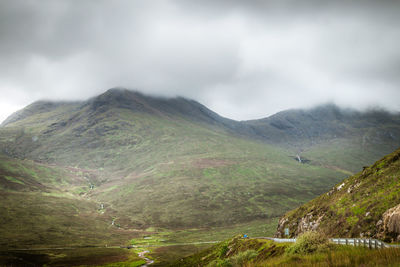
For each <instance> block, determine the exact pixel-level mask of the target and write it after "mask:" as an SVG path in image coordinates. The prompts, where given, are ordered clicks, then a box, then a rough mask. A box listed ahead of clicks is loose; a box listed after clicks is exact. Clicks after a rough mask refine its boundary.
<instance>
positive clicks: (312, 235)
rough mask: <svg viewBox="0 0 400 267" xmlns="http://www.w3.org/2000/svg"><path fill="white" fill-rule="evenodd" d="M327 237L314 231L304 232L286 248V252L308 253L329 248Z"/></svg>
mask: <svg viewBox="0 0 400 267" xmlns="http://www.w3.org/2000/svg"><path fill="white" fill-rule="evenodd" d="M329 247H330V243H329V239H328V238H327V237H326V236H325V235H324V234H322V233H318V232H315V231H310V232H305V233H303V234H302V235H300V236H299V237H298V238H297V240H296V242H295V243H294V244H293V245H291V246H289V247H288V248H287V249H286V253H287V254H310V253H313V252H320V251H325V250H327V249H329Z"/></svg>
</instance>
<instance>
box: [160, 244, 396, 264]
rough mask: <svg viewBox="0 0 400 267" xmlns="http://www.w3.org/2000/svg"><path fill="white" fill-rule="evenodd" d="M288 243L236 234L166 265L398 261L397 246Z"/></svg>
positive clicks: (370, 262)
mask: <svg viewBox="0 0 400 267" xmlns="http://www.w3.org/2000/svg"><path fill="white" fill-rule="evenodd" d="M291 246H293V245H292V244H290V243H275V242H273V241H269V240H265V239H242V238H240V237H236V238H233V239H231V240H227V241H225V242H221V243H219V244H216V245H214V246H212V247H210V248H208V249H205V250H202V251H201V252H198V253H195V254H194V255H191V256H188V257H185V258H183V259H179V260H177V261H175V262H173V263H171V264H170V265H167V266H182V267H184V266H187V267H189V266H208V267H213V266H233V267H236V266H249V267H253V266H288V267H289V266H293V267H294V266H321V267H323V266H398V262H399V261H400V250H399V249H379V250H370V249H367V248H360V247H357V248H354V247H351V246H339V245H330V246H329V249H324V250H320V251H318V250H317V251H315V252H310V253H301V254H292V253H290V252H289V250H290V247H291ZM155 266H157V264H156V265H155ZM160 266H161V265H160Z"/></svg>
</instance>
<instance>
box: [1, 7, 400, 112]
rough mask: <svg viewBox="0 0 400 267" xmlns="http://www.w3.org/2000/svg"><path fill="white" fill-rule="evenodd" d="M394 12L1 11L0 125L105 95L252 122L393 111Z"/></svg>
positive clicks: (398, 80)
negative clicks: (338, 110)
mask: <svg viewBox="0 0 400 267" xmlns="http://www.w3.org/2000/svg"><path fill="white" fill-rule="evenodd" d="M399 11H400V2H399V1H385V0H383V1H372V0H367V1H334V2H333V1H331V3H324V2H323V1H312V0H309V1H294V0H283V1H178V0H177V1H172V0H171V1H157V2H156V1H128V0H126V1H121V0H116V1H91V0H82V1H79V3H77V2H76V1H67V0H64V1H63V0H59V1H51V0H44V1H34V0H31V1H25V0H5V1H1V2H0V36H1V37H0V38H1V40H0V41H1V42H0V56H1V58H2V60H1V61H0V92H1V94H2V95H3V97H2V98H1V99H0V107H1V108H0V120H3V119H5V117H6V116H8V115H9V114H10V113H11V112H12V111H15V110H16V109H18V108H22V107H23V106H24V105H26V104H29V103H30V102H33V101H35V100H38V99H55V100H58V99H64V100H65V99H69V100H77V99H86V98H88V97H91V96H94V95H97V94H100V93H102V92H103V91H105V90H107V89H108V88H111V87H115V86H123V87H127V88H130V89H137V90H140V91H142V92H144V93H149V94H156V95H163V96H176V95H181V96H185V97H189V98H193V99H195V100H198V101H200V102H202V103H203V104H205V105H206V106H208V107H210V108H211V109H213V110H215V111H216V112H218V113H220V114H221V115H224V116H226V117H230V118H234V119H239V120H241V119H255V118H261V117H265V116H267V115H271V114H273V113H275V112H278V111H280V110H283V109H287V108H297V107H309V106H312V105H316V104H318V103H325V102H335V103H337V104H339V105H343V106H346V107H353V108H358V109H363V108H367V107H369V106H382V107H384V108H387V109H390V110H400V102H399V101H397V100H398V99H400V87H399V86H400V50H399V49H398V47H400V17H399V16H398V14H399Z"/></svg>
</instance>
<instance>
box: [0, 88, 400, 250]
mask: <svg viewBox="0 0 400 267" xmlns="http://www.w3.org/2000/svg"><path fill="white" fill-rule="evenodd" d="M102 97H104V96H102ZM102 97H100V98H101V99H102ZM115 101H116V100H115V99H112V101H111V102H110V103H108V104H107V105H105V106H103V107H100V108H99V109H94V108H93V106H92V105H91V104H90V102H87V103H86V104H87V105H84V106H80V104H76V103H75V104H63V105H60V106H58V107H57V108H54V109H51V110H48V111H46V112H43V110H42V109H40V105H39V111H38V110H36V109H37V108H38V106H35V105H32V106H30V107H28V108H27V109H28V111H29V112H28V113H32V114H33V115H32V116H28V117H26V118H24V119H21V120H19V121H16V122H14V123H11V124H9V125H7V126H6V127H2V128H0V151H3V152H4V153H5V154H6V155H7V156H0V187H1V189H0V190H1V194H0V197H1V198H2V202H1V204H0V209H1V210H0V211H1V212H2V214H6V215H5V216H4V217H3V218H1V220H2V221H1V223H2V226H1V227H0V234H4V235H5V236H6V237H7V238H8V239H9V240H10V242H9V243H7V242H3V243H2V244H1V245H2V246H13V247H21V246H45V245H57V246H58V245H62V244H71V245H87V244H90V245H92V244H100V245H105V244H123V245H126V244H128V243H129V242H130V240H132V239H135V241H134V242H136V243H138V244H139V245H143V246H144V245H145V244H147V243H144V242H142V240H141V238H142V237H143V235H144V234H143V232H144V231H145V229H148V228H150V227H152V228H153V229H155V231H154V232H155V233H150V235H151V236H154V239H153V241H151V242H150V241H146V242H150V243H151V244H150V245H152V246H158V249H159V250H158V251H159V252H160V251H171V250H168V248H166V247H163V246H162V245H165V244H167V245H170V246H172V245H178V244H182V243H193V242H199V241H210V240H211V241H214V240H224V239H226V238H228V237H229V236H233V235H236V234H238V233H247V234H249V235H250V236H254V235H262V236H265V235H272V233H273V231H274V225H275V223H276V218H277V217H279V216H281V215H283V214H284V212H286V211H289V210H291V209H293V208H295V207H298V206H300V205H301V204H303V203H306V202H307V201H309V200H311V199H313V198H314V197H316V196H318V195H320V194H321V193H323V192H325V191H326V190H328V189H329V188H330V187H332V186H333V185H335V184H337V183H338V182H339V181H341V180H342V179H343V178H345V177H346V176H348V175H349V174H350V173H353V172H356V171H358V170H360V169H361V167H362V166H363V165H365V164H366V163H368V162H370V161H372V160H375V159H376V158H377V157H379V156H380V155H382V153H386V151H387V150H388V149H390V148H391V147H393V143H394V142H395V141H393V140H392V141H390V140H389V141H388V140H386V139H382V138H378V139H379V140H380V141H382V142H380V141H379V142H375V143H374V142H370V143H371V144H372V143H374V144H372V145H370V146H368V145H367V146H365V145H364V143H363V138H364V137H366V138H370V139H371V138H372V137H374V135H375V134H376V131H368V132H366V133H364V128H362V127H361V128H359V129H356V130H354V129H353V130H352V131H350V134H349V135H343V136H342V135H341V137H340V138H336V137H335V138H333V139H332V140H322V139H321V140H320V139H318V142H316V143H315V144H313V145H311V146H309V145H305V144H306V143H307V142H303V141H301V140H300V141H299V142H300V143H298V144H296V145H294V146H289V145H282V144H280V145H279V146H273V145H271V144H267V143H266V142H262V141H260V140H256V139H254V138H251V137H250V136H243V135H240V134H239V132H235V131H234V130H228V129H227V128H226V127H222V126H221V125H220V124H219V122H218V121H216V122H214V123H213V122H211V123H210V122H206V121H202V120H200V119H197V118H195V117H190V116H188V115H187V114H185V113H182V112H175V113H171V112H166V111H165V110H163V109H162V108H161V107H160V108H158V107H157V108H156V109H153V110H151V112H148V111H144V110H146V108H147V107H146V105H145V104H149V103H147V102H145V104H144V105H141V104H140V103H136V102H135V103H136V104H137V106H135V107H134V108H137V110H136V109H135V110H132V109H129V108H122V107H121V106H120V105H116V103H115ZM136 104H135V105H136ZM150 106H151V105H150ZM152 107H153V106H152ZM153 108H154V107H153ZM195 111H196V109H195ZM196 112H198V111H196ZM395 126H396V125H394V126H393V127H394V128H393V129H395V128H396V127H397V126H396V127H395ZM396 129H397V128H396ZM345 130H347V129H345ZM388 130H390V129H388ZM276 133H277V132H274V134H276ZM360 133H362V134H363V135H364V136H363V135H360ZM278 135H279V134H278ZM278 135H277V136H278ZM270 137H271V138H273V137H274V136H270ZM286 137H288V136H286V135H285V136H284V138H286ZM291 138H292V139H293V138H297V137H291ZM292 139H291V140H288V141H290V142H288V144H292V143H291V142H292V141H293V140H292ZM371 140H372V139H371ZM370 143H367V144H370ZM299 150H301V151H303V152H302V156H305V157H306V158H307V159H308V160H309V162H308V163H307V164H300V163H299V162H297V161H296V159H294V158H293V157H294V156H295V155H296V153H298V151H299ZM11 158H14V159H11ZM15 158H18V159H19V160H17V159H15ZM38 162H40V163H38ZM379 171H380V172H381V171H382V170H379ZM10 177H12V178H13V179H16V180H13V179H11V178H10ZM16 181H19V182H16ZM394 183H395V182H394ZM89 184H93V185H94V188H93V189H92V190H91V189H90V188H89ZM395 188H397V187H395ZM398 191H399V190H397V191H396V190H392V191H390V192H388V193H389V194H387V197H388V198H391V199H393V201H395V200H396V199H397V195H396V192H398ZM377 198H378V195H377V196H376V198H374V199H375V200H376V199H377ZM20 199H25V200H24V201H23V202H21V201H19V200H20ZM350 200H352V199H346V198H343V202H342V203H340V204H338V206H337V207H338V209H340V210H341V211H342V213H343V214H346V213H348V212H351V213H352V215H353V216H355V217H357V218H361V216H363V211H364V210H366V209H365V207H366V206H367V205H370V204H371V203H362V204H361V202H360V205H358V206H356V207H354V208H353V209H351V210H348V208H347V206H348V205H349V201H350ZM100 203H103V204H104V205H105V208H104V209H103V210H100V208H99V206H100ZM332 207H336V205H335V206H332ZM377 212H378V211H377ZM374 214H375V213H373V214H372V215H373V216H375V215H374ZM113 220H114V222H115V225H114V226H111V222H112V221H113ZM10 222H11V223H10ZM350 223H351V222H350ZM29 225H32V227H31V229H32V230H31V231H28V230H29V229H30V228H29V227H28V226H29ZM119 227H120V229H119ZM28 228H29V229H28ZM138 229H139V230H141V231H137V230H138ZM148 232H151V231H148ZM145 234H146V235H149V233H145ZM161 240H166V241H161ZM190 246H194V247H191V248H189V247H190ZM195 248H197V245H193V244H192V245H187V247H185V246H181V247H180V250H182V252H184V251H186V252H187V251H189V250H194V249H195ZM155 250H157V248H155ZM186 252H185V253H186ZM154 253H156V252H155V251H154ZM158 255H162V253H159V254H158ZM164 255H165V253H164Z"/></svg>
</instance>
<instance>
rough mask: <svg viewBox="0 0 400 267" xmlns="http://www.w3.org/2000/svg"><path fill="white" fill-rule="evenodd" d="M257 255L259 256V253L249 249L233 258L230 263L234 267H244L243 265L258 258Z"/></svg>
mask: <svg viewBox="0 0 400 267" xmlns="http://www.w3.org/2000/svg"><path fill="white" fill-rule="evenodd" d="M257 255H258V253H257V251H255V250H253V249H249V250H246V251H242V252H239V253H238V254H236V255H235V256H233V257H231V258H230V262H231V263H232V266H242V265H243V264H245V263H247V262H249V261H251V260H252V259H254V258H255V257H257Z"/></svg>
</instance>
